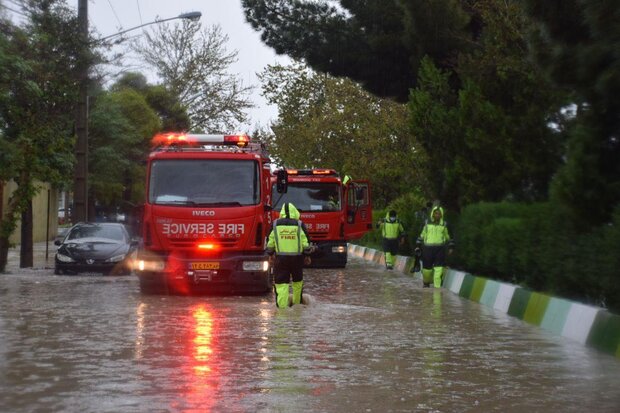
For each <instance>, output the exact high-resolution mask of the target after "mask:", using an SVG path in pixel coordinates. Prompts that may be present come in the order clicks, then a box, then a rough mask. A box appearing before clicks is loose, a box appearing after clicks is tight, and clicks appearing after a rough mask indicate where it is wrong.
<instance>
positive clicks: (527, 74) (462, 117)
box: [409, 0, 566, 210]
mask: <svg viewBox="0 0 620 413" xmlns="http://www.w3.org/2000/svg"><path fill="white" fill-rule="evenodd" d="M475 10H476V14H477V15H478V16H480V18H481V19H482V22H483V23H484V30H483V31H482V33H481V35H480V38H479V40H478V44H479V46H480V47H479V48H477V49H476V50H473V51H471V52H469V53H462V54H461V55H460V56H459V60H458V65H457V66H456V68H455V69H454V72H453V73H450V72H447V71H442V70H440V69H439V68H437V67H436V66H435V64H434V63H433V62H432V61H431V59H429V58H426V59H425V60H424V63H423V65H422V68H421V71H420V74H419V75H418V78H419V86H418V87H417V88H416V89H414V90H412V92H411V97H410V103H409V107H410V110H411V126H412V128H413V132H414V133H415V134H416V135H417V136H418V137H419V138H420V140H421V142H422V143H423V144H424V147H425V149H426V150H427V152H428V154H429V156H430V158H431V162H430V164H429V167H430V169H431V171H432V173H431V175H432V182H433V193H434V195H435V196H436V197H437V198H439V199H441V200H442V201H443V202H444V203H446V204H448V207H449V208H451V209H456V210H458V209H460V208H461V207H463V206H464V205H466V204H469V203H473V202H479V201H501V200H505V199H512V200H521V201H533V200H543V199H546V197H547V190H548V187H549V182H550V180H551V177H552V175H553V173H554V172H555V171H556V169H557V168H558V166H559V164H560V159H561V156H562V154H563V145H562V142H563V136H562V134H560V133H558V132H556V131H554V130H552V129H551V128H550V127H549V123H550V120H551V119H550V114H552V113H553V112H554V111H555V110H556V109H557V107H558V106H559V105H560V103H561V102H565V101H566V100H565V99H566V96H565V95H564V94H562V93H558V92H557V91H556V90H555V89H554V88H553V87H552V85H551V83H550V82H549V81H548V79H547V78H546V77H545V76H544V74H543V73H542V71H540V70H539V68H538V67H537V66H536V65H534V64H533V63H532V62H531V60H529V59H528V49H527V38H526V35H527V33H528V30H529V27H530V26H531V23H530V21H529V20H528V19H527V18H526V16H525V15H524V13H523V9H522V8H521V7H520V6H519V5H518V4H517V3H504V2H497V1H494V0H486V1H480V2H478V4H476V6H475ZM454 74H456V75H457V76H458V79H459V82H458V84H459V85H460V87H459V88H458V89H457V90H455V89H453V87H452V86H451V85H452V84H451V79H453V78H454Z"/></svg>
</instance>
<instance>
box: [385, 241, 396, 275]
mask: <svg viewBox="0 0 620 413" xmlns="http://www.w3.org/2000/svg"><path fill="white" fill-rule="evenodd" d="M383 252H384V253H385V266H386V267H388V268H392V267H394V258H395V256H396V254H397V253H398V238H383Z"/></svg>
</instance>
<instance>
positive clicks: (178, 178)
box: [135, 134, 272, 294]
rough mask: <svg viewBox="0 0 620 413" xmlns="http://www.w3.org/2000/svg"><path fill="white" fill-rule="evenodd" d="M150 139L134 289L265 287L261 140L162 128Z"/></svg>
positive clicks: (265, 182)
mask: <svg viewBox="0 0 620 413" xmlns="http://www.w3.org/2000/svg"><path fill="white" fill-rule="evenodd" d="M153 146H154V149H153V150H152V152H151V153H150V155H149V158H148V161H147V177H146V200H145V205H144V209H143V216H142V225H141V232H142V238H143V242H142V244H143V245H142V246H141V248H140V249H139V251H138V258H137V260H136V265H135V267H136V273H137V275H138V277H139V280H140V289H141V291H142V292H146V293H153V292H155V293H161V292H165V293H178V294H195V293H208V292H220V291H221V292H230V291H235V292H243V293H262V292H267V291H269V290H270V289H271V285H272V284H271V279H270V275H269V271H268V270H269V263H268V257H267V256H266V254H265V237H266V234H267V231H268V230H269V228H270V223H271V216H270V204H271V202H270V201H271V190H270V177H271V172H270V162H271V161H270V159H269V157H268V156H267V154H266V151H265V148H264V147H263V145H261V144H258V143H253V142H251V141H250V138H249V137H248V136H247V135H243V134H242V135H189V134H164V135H158V136H156V137H155V138H154V139H153Z"/></svg>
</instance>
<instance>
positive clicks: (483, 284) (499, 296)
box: [348, 244, 620, 359]
mask: <svg viewBox="0 0 620 413" xmlns="http://www.w3.org/2000/svg"><path fill="white" fill-rule="evenodd" d="M348 253H349V254H352V255H355V256H357V257H360V258H363V259H365V260H366V261H373V262H375V263H383V262H384V256H383V252H381V251H377V250H374V249H372V248H367V247H361V246H359V245H354V244H348ZM413 261H414V260H413V258H412V257H407V256H396V261H395V266H394V269H395V270H396V271H400V272H402V273H404V274H406V275H410V273H409V269H410V268H411V266H412V265H413ZM415 278H420V276H419V274H416V276H415ZM443 288H445V289H447V290H450V291H452V292H453V293H454V294H457V295H459V296H461V297H463V298H466V299H468V300H472V301H476V302H478V303H480V304H482V305H484V306H487V307H491V308H493V309H495V310H497V311H500V312H502V313H506V314H508V315H511V316H513V317H516V318H518V319H520V320H523V321H525V322H527V323H529V324H533V325H536V326H539V327H541V328H543V329H545V330H547V331H549V332H551V333H554V334H557V335H561V336H563V337H566V338H569V339H571V340H575V341H578V342H580V343H581V344H583V345H585V346H588V347H592V348H595V349H597V350H600V351H603V352H605V353H607V354H611V355H613V356H615V357H616V358H619V359H620V315H617V314H612V313H610V312H609V311H607V310H606V309H604V308H600V307H593V306H589V305H586V304H582V303H578V302H573V301H569V300H566V299H563V298H556V297H551V296H549V295H546V294H543V293H539V292H536V291H531V290H529V289H526V288H522V287H519V286H517V285H512V284H508V283H503V282H500V281H495V280H491V279H488V278H484V277H481V276H476V275H472V274H468V273H466V272H463V271H457V270H452V269H449V270H448V271H447V272H446V274H445V279H444V282H443Z"/></svg>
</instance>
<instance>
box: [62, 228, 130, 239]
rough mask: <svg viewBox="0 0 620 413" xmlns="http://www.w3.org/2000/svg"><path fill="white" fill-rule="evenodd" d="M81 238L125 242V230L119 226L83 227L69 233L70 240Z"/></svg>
mask: <svg viewBox="0 0 620 413" xmlns="http://www.w3.org/2000/svg"><path fill="white" fill-rule="evenodd" d="M81 238H106V239H112V240H115V241H123V240H125V234H124V233H123V229H122V228H121V227H120V226H117V225H105V226H103V225H81V226H78V227H75V228H73V229H72V230H71V233H69V236H68V237H67V239H68V240H79V239H81Z"/></svg>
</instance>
